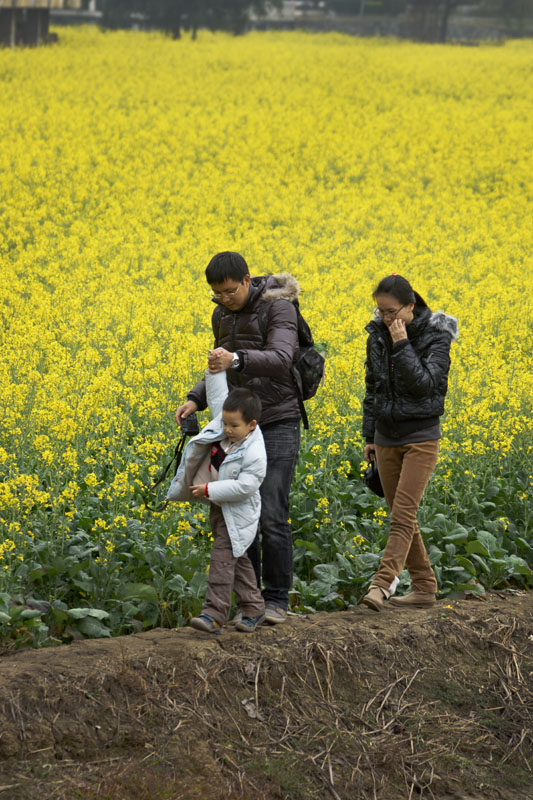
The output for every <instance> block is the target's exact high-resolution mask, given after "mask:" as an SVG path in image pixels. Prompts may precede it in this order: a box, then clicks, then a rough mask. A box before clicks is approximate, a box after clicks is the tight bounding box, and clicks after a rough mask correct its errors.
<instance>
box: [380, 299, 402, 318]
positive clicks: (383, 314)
mask: <svg viewBox="0 0 533 800" xmlns="http://www.w3.org/2000/svg"><path fill="white" fill-rule="evenodd" d="M406 305H407V303H404V304H403V306H400V308H397V309H396V311H382V310H381V309H380V308H376V309H374V314H378V315H379V316H380V317H381V319H384V318H385V317H386V318H387V319H394V318H395V317H397V316H398V314H399V313H400V311H401V310H402V308H405V306H406Z"/></svg>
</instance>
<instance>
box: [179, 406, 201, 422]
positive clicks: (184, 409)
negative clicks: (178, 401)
mask: <svg viewBox="0 0 533 800" xmlns="http://www.w3.org/2000/svg"><path fill="white" fill-rule="evenodd" d="M196 411H198V406H197V405H196V403H195V402H194V400H187V402H186V403H184V404H183V405H182V406H180V407H179V408H178V410H177V411H176V422H177V423H178V425H181V420H182V418H183V419H187V417H188V416H189V414H194V413H195V412H196Z"/></svg>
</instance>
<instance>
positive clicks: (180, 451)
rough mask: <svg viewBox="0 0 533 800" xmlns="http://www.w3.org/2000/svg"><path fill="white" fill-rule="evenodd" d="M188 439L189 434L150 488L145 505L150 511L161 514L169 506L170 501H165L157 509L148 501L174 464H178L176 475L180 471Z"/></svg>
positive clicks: (181, 440)
mask: <svg viewBox="0 0 533 800" xmlns="http://www.w3.org/2000/svg"><path fill="white" fill-rule="evenodd" d="M186 438H187V434H185V433H184V434H183V436H182V437H181V439H180V440H179V442H178V444H177V445H176V447H175V449H174V455H173V456H172V458H171V460H170V461H169V462H168V464H167V465H166V467H165V468H164V470H163V472H162V473H161V474H160V476H159V478H158V479H157V480H156V482H155V483H154V485H153V486H151V487H150V490H149V492H148V495H147V497H145V498H144V505H145V506H146V508H147V509H148V510H149V511H155V512H157V513H160V512H161V511H164V510H165V508H166V507H167V506H168V504H169V502H170V501H169V500H165V502H164V503H161V505H159V506H157V507H156V508H153V507H152V506H150V505H148V500H149V499H150V497H151V496H153V494H154V492H155V490H156V489H157V487H158V486H159V484H160V483H163V481H164V480H165V478H166V477H167V475H168V471H169V469H170V468H171V466H172V464H174V462H175V463H176V466H175V468H174V475H175V474H176V472H177V471H178V467H179V465H180V464H181V457H182V455H183V448H184V447H185V439H186Z"/></svg>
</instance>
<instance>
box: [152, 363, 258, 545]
mask: <svg viewBox="0 0 533 800" xmlns="http://www.w3.org/2000/svg"><path fill="white" fill-rule="evenodd" d="M205 379H206V389H207V402H208V405H209V409H210V411H211V414H212V415H213V420H212V421H211V422H210V423H209V424H208V425H206V426H205V428H203V429H202V430H201V431H200V433H199V434H198V435H197V436H195V437H194V438H192V439H191V440H190V442H189V443H188V444H187V446H186V448H185V450H184V453H183V458H182V460H181V464H180V466H179V469H178V471H177V472H176V475H175V476H174V480H173V481H172V483H171V484H170V488H169V490H168V493H167V500H173V501H193V502H194V501H196V502H197V501H198V500H199V498H197V497H193V496H192V494H191V492H190V490H189V486H191V485H192V480H193V478H194V476H195V474H196V472H197V471H198V469H199V467H200V465H201V464H202V462H203V460H204V459H205V457H206V455H207V453H209V452H210V450H211V447H212V445H213V443H214V442H218V441H220V440H221V439H223V438H224V430H223V426H222V406H223V404H224V400H225V399H226V397H227V395H228V384H227V380H226V373H225V372H217V373H215V374H211V373H210V372H209V371H208V370H206V373H205ZM266 465H267V459H266V451H265V443H264V441H263V434H262V433H261V430H260V428H259V426H258V427H256V428H255V430H253V431H252V433H251V434H250V435H249V436H248V437H247V438H246V439H245V440H244V442H243V443H242V445H241V446H240V447H238V448H237V449H236V450H234V451H233V452H232V453H230V454H229V455H227V456H226V458H225V459H224V461H223V462H222V464H221V465H220V469H219V472H218V480H217V481H213V482H212V483H210V484H209V499H207V498H203V502H205V503H209V500H212V501H213V502H214V503H217V504H218V505H219V506H220V507H221V508H222V513H223V514H224V521H225V523H226V527H227V529H228V533H229V536H230V539H231V546H232V550H233V555H234V556H235V558H239V557H240V556H242V555H243V554H244V553H245V552H246V551H247V550H248V548H249V547H250V545H251V543H252V542H253V540H254V538H255V535H256V533H257V526H258V523H259V515H260V513H261V497H260V494H259V487H260V486H261V484H262V482H263V479H264V477H265V475H266Z"/></svg>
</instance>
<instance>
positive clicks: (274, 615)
mask: <svg viewBox="0 0 533 800" xmlns="http://www.w3.org/2000/svg"><path fill="white" fill-rule="evenodd" d="M265 621H266V622H269V623H270V625H279V624H280V623H282V622H287V611H286V610H285V609H284V608H280V606H275V605H273V604H271V603H267V604H266V606H265Z"/></svg>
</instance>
